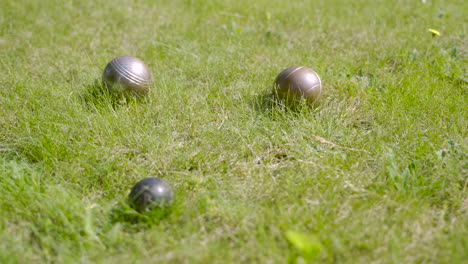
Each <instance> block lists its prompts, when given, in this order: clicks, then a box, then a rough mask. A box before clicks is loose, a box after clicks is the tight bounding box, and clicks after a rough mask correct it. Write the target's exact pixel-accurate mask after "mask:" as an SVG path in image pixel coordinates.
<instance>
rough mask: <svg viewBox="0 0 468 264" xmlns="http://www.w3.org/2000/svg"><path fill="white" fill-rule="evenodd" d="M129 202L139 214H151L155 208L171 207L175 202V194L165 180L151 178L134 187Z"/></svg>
mask: <svg viewBox="0 0 468 264" xmlns="http://www.w3.org/2000/svg"><path fill="white" fill-rule="evenodd" d="M128 200H129V203H130V206H131V207H132V208H134V209H135V210H137V211H138V212H149V211H151V210H153V209H155V208H167V207H169V206H170V205H171V204H172V201H173V200H174V192H173V191H172V188H171V186H169V184H167V183H166V182H165V181H164V180H162V179H160V178H156V177H149V178H145V179H143V180H141V181H139V182H138V183H137V184H135V186H133V188H132V190H131V191H130V195H129V197H128Z"/></svg>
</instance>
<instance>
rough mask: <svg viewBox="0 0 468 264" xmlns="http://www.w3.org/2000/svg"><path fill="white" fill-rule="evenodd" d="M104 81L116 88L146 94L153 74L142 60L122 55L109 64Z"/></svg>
mask: <svg viewBox="0 0 468 264" xmlns="http://www.w3.org/2000/svg"><path fill="white" fill-rule="evenodd" d="M102 81H103V82H104V83H105V84H107V85H109V86H110V87H112V88H114V89H121V90H123V91H126V92H133V93H136V94H139V95H144V94H146V93H148V91H149V87H150V84H151V74H150V70H149V68H148V66H146V64H145V63H144V62H143V61H142V60H140V59H138V58H136V57H133V56H120V57H117V58H115V59H113V60H112V61H110V62H109V63H108V64H107V66H106V68H105V69H104V73H103V74H102Z"/></svg>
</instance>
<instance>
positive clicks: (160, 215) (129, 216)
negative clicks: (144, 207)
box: [109, 201, 175, 230]
mask: <svg viewBox="0 0 468 264" xmlns="http://www.w3.org/2000/svg"><path fill="white" fill-rule="evenodd" d="M174 210H175V208H174V207H171V206H164V207H158V208H154V209H153V210H151V211H149V212H143V213H140V212H138V211H136V210H135V209H133V208H132V207H130V205H129V204H128V202H126V201H125V202H124V201H121V202H119V203H117V204H116V205H115V206H114V208H112V209H111V210H110V213H109V219H110V222H111V223H112V224H117V223H122V224H124V225H125V226H126V227H127V228H129V229H136V230H141V229H147V228H151V227H152V226H154V225H157V224H158V223H160V222H161V221H164V220H166V219H167V218H169V216H170V215H171V214H172V213H173V212H174Z"/></svg>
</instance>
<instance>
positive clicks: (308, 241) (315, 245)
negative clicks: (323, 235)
mask: <svg viewBox="0 0 468 264" xmlns="http://www.w3.org/2000/svg"><path fill="white" fill-rule="evenodd" d="M285 236H286V239H287V240H288V242H289V243H291V245H293V246H294V247H295V248H296V249H297V250H299V251H300V252H301V255H302V257H303V259H304V260H305V262H310V261H312V260H314V259H316V258H317V256H318V254H319V253H320V250H321V249H322V244H321V243H320V241H319V239H318V238H317V236H315V235H311V234H307V233H303V232H298V231H294V230H288V231H286V234H285Z"/></svg>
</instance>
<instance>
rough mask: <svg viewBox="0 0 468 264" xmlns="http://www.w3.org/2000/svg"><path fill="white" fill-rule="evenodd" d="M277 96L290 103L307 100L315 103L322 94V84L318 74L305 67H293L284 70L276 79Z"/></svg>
mask: <svg viewBox="0 0 468 264" xmlns="http://www.w3.org/2000/svg"><path fill="white" fill-rule="evenodd" d="M274 89H275V93H276V95H277V96H278V97H279V98H281V99H283V100H286V101H287V102H290V103H295V102H299V101H301V99H302V98H305V99H306V100H307V102H308V103H312V104H313V103H315V102H316V101H318V100H319V98H320V95H321V94H322V82H321V81H320V77H319V76H318V74H317V73H316V72H315V71H313V70H312V69H310V68H307V67H304V66H293V67H290V68H287V69H285V70H283V71H282V72H281V73H280V74H279V75H278V76H277V77H276V79H275V84H274Z"/></svg>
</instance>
